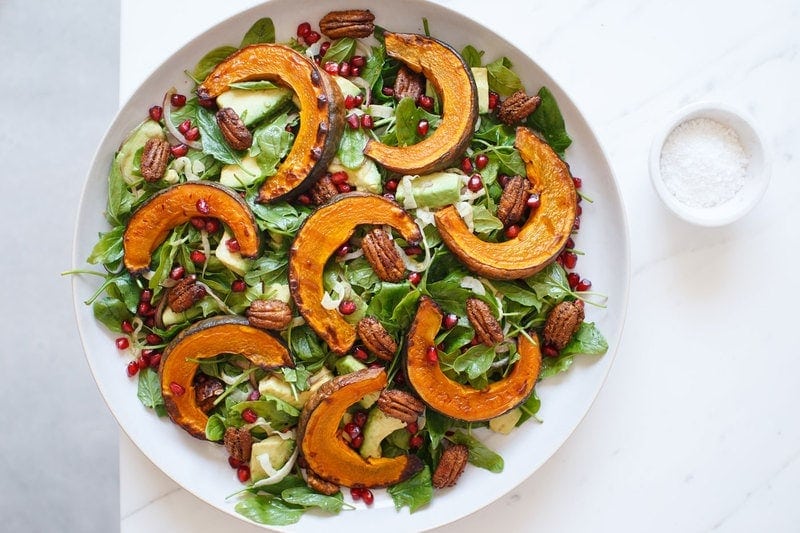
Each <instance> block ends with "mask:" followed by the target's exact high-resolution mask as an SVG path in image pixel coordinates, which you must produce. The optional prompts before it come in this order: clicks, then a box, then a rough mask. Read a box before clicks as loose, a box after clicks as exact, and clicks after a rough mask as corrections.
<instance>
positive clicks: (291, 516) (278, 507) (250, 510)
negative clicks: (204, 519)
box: [235, 494, 305, 526]
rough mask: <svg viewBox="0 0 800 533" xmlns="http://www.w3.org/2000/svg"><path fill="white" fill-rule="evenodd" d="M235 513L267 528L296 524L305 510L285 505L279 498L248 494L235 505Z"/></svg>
mask: <svg viewBox="0 0 800 533" xmlns="http://www.w3.org/2000/svg"><path fill="white" fill-rule="evenodd" d="M235 509H236V512H237V513H239V514H240V515H242V516H244V517H245V518H249V519H250V520H252V521H253V522H257V523H259V524H266V525H269V526H286V525H289V524H296V523H297V522H298V520H300V517H302V516H303V513H305V508H303V507H295V506H292V505H289V504H287V503H285V502H284V501H283V500H281V499H280V498H276V497H275V496H270V495H266V494H249V495H247V496H246V497H245V498H244V499H243V500H242V501H240V502H239V503H237V504H236V507H235Z"/></svg>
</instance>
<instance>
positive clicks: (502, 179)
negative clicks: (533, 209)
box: [497, 174, 511, 189]
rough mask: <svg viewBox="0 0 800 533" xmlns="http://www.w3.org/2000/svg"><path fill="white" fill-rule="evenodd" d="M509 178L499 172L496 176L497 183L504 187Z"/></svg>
mask: <svg viewBox="0 0 800 533" xmlns="http://www.w3.org/2000/svg"><path fill="white" fill-rule="evenodd" d="M510 179H511V178H509V177H508V176H506V175H505V174H500V175H499V176H497V183H499V184H500V186H501V187H502V188H504V189H505V188H506V185H508V180H510Z"/></svg>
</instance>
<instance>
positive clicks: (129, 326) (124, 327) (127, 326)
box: [119, 320, 133, 334]
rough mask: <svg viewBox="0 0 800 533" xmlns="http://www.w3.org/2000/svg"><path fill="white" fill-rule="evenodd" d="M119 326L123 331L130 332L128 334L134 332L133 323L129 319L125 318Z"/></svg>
mask: <svg viewBox="0 0 800 533" xmlns="http://www.w3.org/2000/svg"><path fill="white" fill-rule="evenodd" d="M119 327H120V329H121V330H122V332H123V333H128V334H131V333H133V324H131V323H130V321H128V320H123V321H122V324H120V325H119Z"/></svg>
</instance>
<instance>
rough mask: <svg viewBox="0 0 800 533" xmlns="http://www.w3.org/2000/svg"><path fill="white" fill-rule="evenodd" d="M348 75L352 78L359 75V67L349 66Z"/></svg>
mask: <svg viewBox="0 0 800 533" xmlns="http://www.w3.org/2000/svg"><path fill="white" fill-rule="evenodd" d="M350 75H351V76H352V77H354V78H357V77H358V76H361V67H353V66H351V67H350Z"/></svg>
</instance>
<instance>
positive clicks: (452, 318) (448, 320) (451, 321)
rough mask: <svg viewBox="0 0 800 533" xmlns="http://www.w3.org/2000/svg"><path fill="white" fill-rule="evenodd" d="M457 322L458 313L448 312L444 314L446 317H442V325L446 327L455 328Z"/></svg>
mask: <svg viewBox="0 0 800 533" xmlns="http://www.w3.org/2000/svg"><path fill="white" fill-rule="evenodd" d="M456 324H458V315H456V314H455V313H448V314H446V315H444V318H443V319H442V325H443V326H444V329H453V328H454V327H456Z"/></svg>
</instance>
